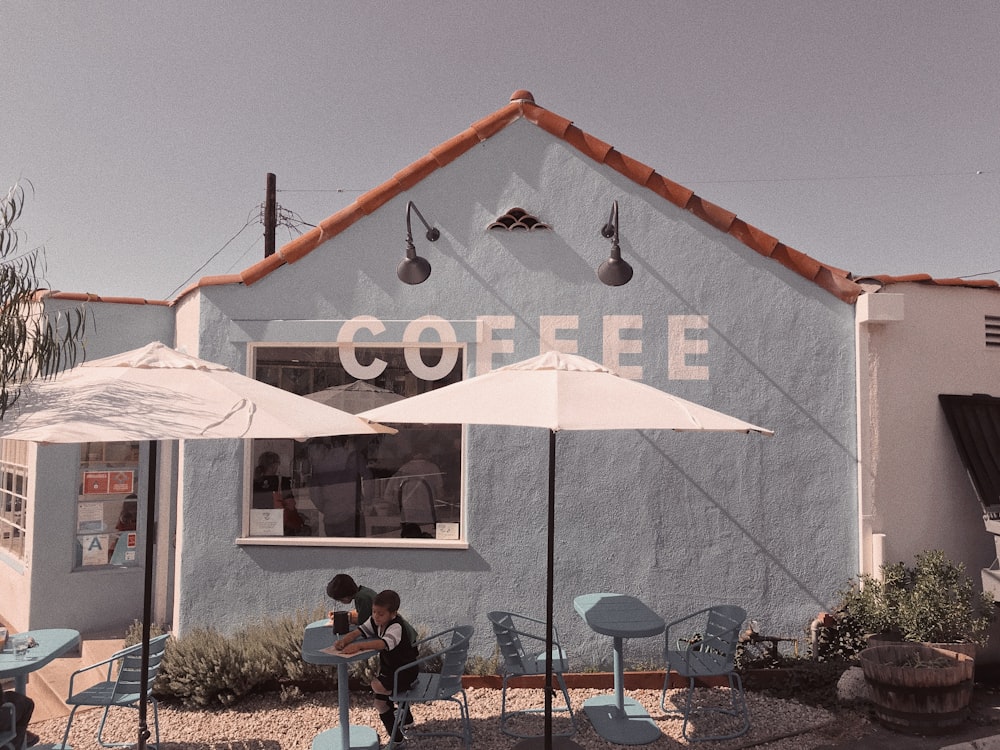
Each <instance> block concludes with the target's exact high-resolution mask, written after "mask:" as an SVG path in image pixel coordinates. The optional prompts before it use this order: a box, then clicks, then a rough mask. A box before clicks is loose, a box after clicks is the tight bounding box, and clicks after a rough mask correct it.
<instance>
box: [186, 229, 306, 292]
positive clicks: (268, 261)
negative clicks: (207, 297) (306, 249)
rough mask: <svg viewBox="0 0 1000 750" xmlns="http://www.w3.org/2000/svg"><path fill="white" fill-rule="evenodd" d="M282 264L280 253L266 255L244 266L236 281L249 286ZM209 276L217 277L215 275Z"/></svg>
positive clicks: (283, 262) (283, 260)
mask: <svg viewBox="0 0 1000 750" xmlns="http://www.w3.org/2000/svg"><path fill="white" fill-rule="evenodd" d="M300 239H301V238H300ZM282 250H284V248H282ZM284 264H285V259H284V258H282V257H281V254H280V253H275V254H274V255H269V256H267V257H266V258H264V260H259V261H257V262H256V263H254V264H253V265H252V266H250V267H249V268H244V269H243V270H242V271H241V272H240V274H239V276H237V277H236V278H237V280H238V281H242V282H243V283H244V284H246V285H247V286H250V285H251V284H253V283H254V282H256V281H260V280H261V279H262V278H264V277H265V276H267V275H268V274H269V273H271V271H273V270H275V269H276V268H280V267H281V266H283V265H284ZM211 278H218V277H217V276H216V277H211ZM198 283H199V285H200V284H201V282H200V281H199V282H198Z"/></svg>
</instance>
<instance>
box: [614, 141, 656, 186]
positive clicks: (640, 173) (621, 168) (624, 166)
mask: <svg viewBox="0 0 1000 750" xmlns="http://www.w3.org/2000/svg"><path fill="white" fill-rule="evenodd" d="M604 163H605V164H607V165H608V166H609V167H611V168H612V169H613V170H615V171H616V172H620V173H621V174H623V175H625V176H626V177H628V178H629V179H630V180H632V182H636V183H638V184H640V185H642V186H643V187H645V186H646V183H647V182H648V181H649V178H650V177H652V176H653V172H655V171H656V170H655V169H653V168H652V167H647V166H646V165H645V164H643V163H642V162H641V161H636V160H635V159H633V158H631V157H629V156H625V154H623V153H621V152H619V151H615V150H614V149H611V151H609V152H608V153H607V155H606V156H605V157H604Z"/></svg>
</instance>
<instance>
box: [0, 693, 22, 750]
mask: <svg viewBox="0 0 1000 750" xmlns="http://www.w3.org/2000/svg"><path fill="white" fill-rule="evenodd" d="M0 717H4V718H3V720H2V721H0V750H3V749H4V748H7V750H21V748H19V747H14V738H15V737H17V722H16V719H17V712H16V711H15V710H14V704H13V703H0ZM2 727H6V729H4V728H2Z"/></svg>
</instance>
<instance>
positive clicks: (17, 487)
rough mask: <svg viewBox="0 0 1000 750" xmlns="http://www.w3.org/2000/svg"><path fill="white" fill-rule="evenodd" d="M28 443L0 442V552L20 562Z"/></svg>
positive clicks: (26, 513) (25, 518) (26, 500)
mask: <svg viewBox="0 0 1000 750" xmlns="http://www.w3.org/2000/svg"><path fill="white" fill-rule="evenodd" d="M27 493H28V443H27V442H26V441H24V440H0V549H2V550H3V551H5V552H7V553H8V554H10V555H13V556H14V557H16V558H17V559H19V560H23V559H24V539H25V536H26V532H27V517H28V495H27Z"/></svg>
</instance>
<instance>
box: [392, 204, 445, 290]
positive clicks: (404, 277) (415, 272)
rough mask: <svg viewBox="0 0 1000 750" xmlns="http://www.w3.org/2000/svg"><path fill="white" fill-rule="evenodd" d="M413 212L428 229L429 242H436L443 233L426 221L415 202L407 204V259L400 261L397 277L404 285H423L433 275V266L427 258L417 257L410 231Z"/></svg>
mask: <svg viewBox="0 0 1000 750" xmlns="http://www.w3.org/2000/svg"><path fill="white" fill-rule="evenodd" d="M411 210H412V211H413V212H414V213H415V214H416V215H417V217H418V218H419V219H420V221H422V222H423V223H424V226H425V227H426V228H427V240H428V242H436V241H437V239H438V238H439V237H440V236H441V232H439V231H438V229H437V228H436V227H432V226H431V225H430V224H428V223H427V220H426V219H424V217H423V215H422V214H421V213H420V211H419V210H418V209H417V207H416V206H414V205H413V201H408V202H407V204H406V257H405V258H403V259H402V260H401V261H399V265H398V266H396V275H397V276H398V277H399V280H400V281H402V282H403V283H404V284H422V283H423V282H425V281H427V277H428V276H430V275H431V264H430V263H428V262H427V259H426V258H421V257H420V256H419V255H417V249H416V248H415V247H414V246H413V232H412V230H411V229H410V211H411Z"/></svg>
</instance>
